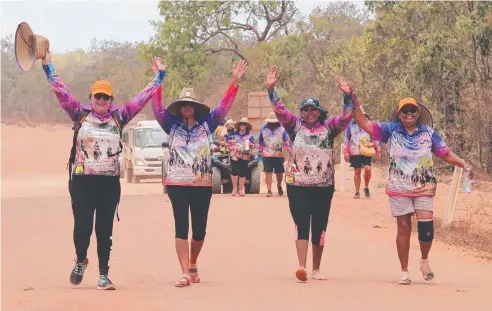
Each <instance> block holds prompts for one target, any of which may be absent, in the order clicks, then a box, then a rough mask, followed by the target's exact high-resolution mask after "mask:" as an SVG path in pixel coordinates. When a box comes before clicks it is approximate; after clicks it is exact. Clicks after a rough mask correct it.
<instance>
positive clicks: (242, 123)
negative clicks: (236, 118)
mask: <svg viewBox="0 0 492 311" xmlns="http://www.w3.org/2000/svg"><path fill="white" fill-rule="evenodd" d="M239 125H248V123H244V122H239Z"/></svg>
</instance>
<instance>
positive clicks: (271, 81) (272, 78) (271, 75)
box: [265, 66, 279, 89]
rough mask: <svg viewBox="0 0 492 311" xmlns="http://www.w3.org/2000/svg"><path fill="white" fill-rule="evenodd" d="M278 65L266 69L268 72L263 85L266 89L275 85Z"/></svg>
mask: <svg viewBox="0 0 492 311" xmlns="http://www.w3.org/2000/svg"><path fill="white" fill-rule="evenodd" d="M278 72H279V70H278V67H277V66H272V67H270V69H268V74H267V77H266V80H265V85H266V87H267V89H272V88H274V87H275V84H277V81H278V76H279V75H278Z"/></svg>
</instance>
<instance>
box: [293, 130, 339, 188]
mask: <svg viewBox="0 0 492 311" xmlns="http://www.w3.org/2000/svg"><path fill="white" fill-rule="evenodd" d="M332 157H333V141H332V138H331V136H330V133H329V131H328V129H327V128H326V127H325V126H324V125H319V126H317V127H316V128H315V129H314V130H312V129H308V128H306V127H305V125H302V126H301V128H300V130H299V131H298V132H297V134H296V137H295V139H294V143H293V147H292V151H291V154H290V155H289V159H288V161H287V172H286V183H288V184H293V185H296V186H309V187H313V186H316V187H326V186H329V185H332V184H333V176H334V172H335V171H334V167H333V162H332Z"/></svg>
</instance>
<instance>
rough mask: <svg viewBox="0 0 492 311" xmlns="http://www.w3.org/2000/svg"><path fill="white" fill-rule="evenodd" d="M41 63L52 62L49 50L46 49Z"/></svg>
mask: <svg viewBox="0 0 492 311" xmlns="http://www.w3.org/2000/svg"><path fill="white" fill-rule="evenodd" d="M41 63H42V64H43V65H48V64H49V63H51V52H50V51H49V50H48V51H46V54H44V58H43V59H42V60H41Z"/></svg>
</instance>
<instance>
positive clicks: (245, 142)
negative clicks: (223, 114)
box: [225, 131, 255, 160]
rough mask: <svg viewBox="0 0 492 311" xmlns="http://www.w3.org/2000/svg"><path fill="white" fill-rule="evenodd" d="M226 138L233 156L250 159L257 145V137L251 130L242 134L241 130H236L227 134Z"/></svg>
mask: <svg viewBox="0 0 492 311" xmlns="http://www.w3.org/2000/svg"><path fill="white" fill-rule="evenodd" d="M225 140H226V146H227V149H229V152H230V154H231V157H232V158H236V159H239V160H249V158H250V157H251V151H252V149H254V147H255V138H254V136H253V134H251V132H247V133H245V134H242V135H241V134H240V133H239V131H235V132H234V134H227V135H225Z"/></svg>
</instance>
